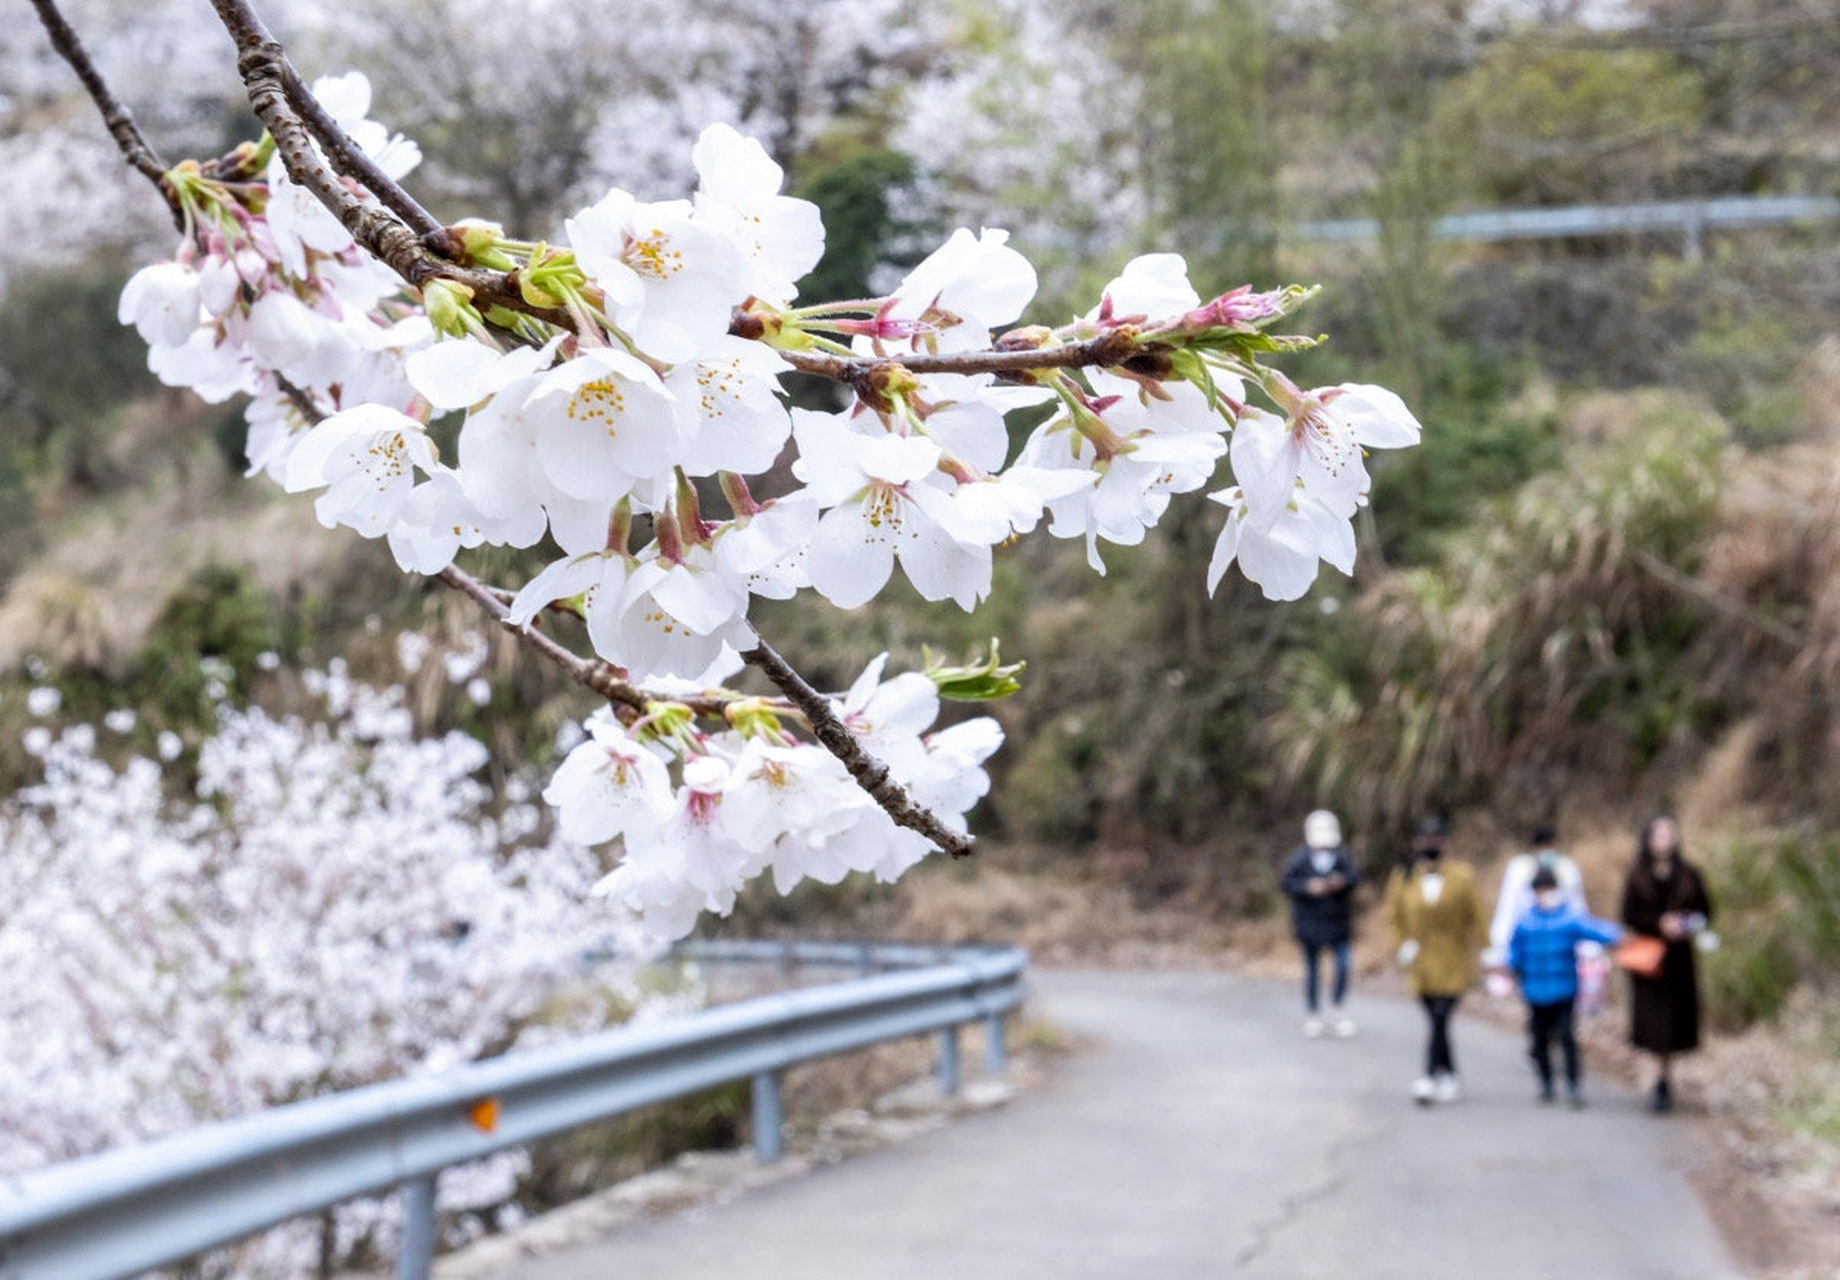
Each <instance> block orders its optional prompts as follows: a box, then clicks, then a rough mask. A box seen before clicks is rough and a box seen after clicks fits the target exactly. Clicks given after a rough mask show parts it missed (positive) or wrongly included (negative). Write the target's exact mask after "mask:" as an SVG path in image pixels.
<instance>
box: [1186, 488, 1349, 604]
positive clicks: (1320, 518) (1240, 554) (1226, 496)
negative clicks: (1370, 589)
mask: <svg viewBox="0 0 1840 1280" xmlns="http://www.w3.org/2000/svg"><path fill="white" fill-rule="evenodd" d="M1208 497H1209V498H1210V499H1212V500H1213V501H1215V502H1218V503H1220V504H1221V505H1222V506H1224V507H1225V508H1226V509H1227V523H1226V527H1225V528H1224V529H1222V530H1221V533H1220V538H1219V540H1218V541H1217V542H1215V544H1214V554H1213V557H1212V558H1211V559H1210V560H1209V562H1208V577H1207V586H1208V594H1209V595H1212V594H1213V593H1214V591H1215V590H1216V589H1217V588H1218V587H1219V586H1220V580H1221V578H1222V577H1224V576H1225V574H1226V571H1227V566H1228V565H1230V564H1232V563H1233V562H1234V561H1235V560H1238V561H1239V567H1240V572H1241V573H1243V574H1245V575H1246V577H1247V579H1248V580H1249V581H1251V582H1254V583H1256V584H1257V585H1258V587H1259V589H1260V590H1261V591H1263V592H1264V593H1265V596H1266V598H1267V599H1271V600H1296V599H1300V598H1301V597H1302V596H1303V594H1304V593H1305V592H1306V591H1308V590H1309V589H1310V584H1311V583H1313V582H1315V581H1316V572H1317V565H1318V562H1319V561H1327V562H1328V563H1330V564H1332V565H1334V566H1335V567H1336V568H1337V569H1340V570H1341V571H1342V572H1343V573H1353V572H1354V557H1355V538H1354V525H1353V524H1352V523H1351V522H1350V520H1349V518H1348V516H1346V515H1343V514H1340V513H1338V512H1337V511H1335V510H1334V509H1332V508H1330V507H1329V506H1328V505H1327V504H1325V503H1324V502H1322V501H1321V500H1320V499H1317V498H1315V497H1313V496H1312V495H1310V494H1309V493H1307V492H1305V491H1303V490H1299V491H1298V492H1297V494H1296V495H1295V497H1293V499H1292V500H1291V501H1290V502H1289V503H1288V504H1286V505H1285V506H1283V507H1280V508H1278V509H1277V510H1276V511H1272V512H1268V513H1265V514H1263V515H1258V514H1255V513H1254V512H1253V511H1252V510H1251V509H1250V508H1249V507H1248V506H1247V504H1246V499H1245V495H1244V493H1243V492H1242V491H1241V489H1240V488H1239V487H1238V486H1234V487H1232V488H1229V489H1222V490H1221V491H1220V492H1218V493H1211V494H1209V495H1208Z"/></svg>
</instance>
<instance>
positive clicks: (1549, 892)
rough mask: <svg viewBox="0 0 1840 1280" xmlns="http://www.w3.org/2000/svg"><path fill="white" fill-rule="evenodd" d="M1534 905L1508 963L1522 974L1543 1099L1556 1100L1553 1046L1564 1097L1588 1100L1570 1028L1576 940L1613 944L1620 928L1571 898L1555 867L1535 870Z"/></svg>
mask: <svg viewBox="0 0 1840 1280" xmlns="http://www.w3.org/2000/svg"><path fill="white" fill-rule="evenodd" d="M1529 887H1530V888H1531V889H1532V891H1533V905H1532V906H1530V907H1528V908H1527V910H1526V911H1524V912H1522V913H1521V918H1520V920H1519V921H1518V922H1516V924H1515V926H1514V931H1513V932H1512V933H1511V934H1510V935H1509V937H1508V967H1509V968H1510V969H1512V970H1513V971H1514V976H1515V977H1516V978H1518V979H1519V980H1520V984H1521V996H1522V998H1523V999H1525V1000H1526V1001H1527V1033H1528V1038H1529V1040H1530V1041H1531V1048H1530V1050H1529V1054H1528V1056H1530V1057H1531V1058H1532V1059H1533V1065H1534V1069H1535V1070H1537V1071H1538V1072H1539V1073H1540V1101H1541V1102H1551V1101H1552V1100H1553V1068H1552V1046H1553V1044H1554V1042H1555V1041H1556V1042H1557V1043H1558V1045H1559V1055H1560V1057H1562V1058H1563V1059H1564V1060H1565V1094H1566V1100H1567V1101H1568V1102H1570V1103H1571V1104H1572V1106H1573V1107H1582V1106H1583V1105H1584V1094H1583V1092H1582V1091H1581V1085H1582V1078H1581V1072H1580V1070H1579V1062H1578V1037H1577V1036H1576V1035H1575V1034H1574V1032H1573V1030H1572V1007H1573V1005H1574V1004H1575V1003H1576V1002H1577V999H1578V944H1579V943H1581V942H1595V943H1597V944H1598V945H1599V946H1606V947H1607V946H1610V945H1612V944H1613V943H1615V942H1616V940H1617V938H1618V937H1620V936H1621V935H1622V932H1623V931H1622V930H1621V929H1619V928H1617V927H1616V926H1615V925H1613V924H1611V923H1610V922H1609V921H1607V920H1599V919H1598V918H1597V917H1596V916H1593V915H1589V914H1587V913H1586V912H1584V911H1583V910H1581V909H1580V908H1579V907H1578V906H1577V905H1576V904H1574V903H1573V902H1571V901H1570V900H1568V899H1567V898H1566V896H1565V893H1564V891H1563V890H1562V889H1561V888H1560V885H1559V876H1558V873H1557V871H1556V870H1555V869H1554V868H1552V867H1541V868H1539V869H1538V870H1537V871H1535V872H1534V873H1533V880H1532V883H1531V884H1530V886H1529Z"/></svg>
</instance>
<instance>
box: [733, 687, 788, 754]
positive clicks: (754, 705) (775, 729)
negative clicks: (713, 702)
mask: <svg viewBox="0 0 1840 1280" xmlns="http://www.w3.org/2000/svg"><path fill="white" fill-rule="evenodd" d="M722 716H723V718H724V719H725V720H727V721H728V723H729V726H730V727H731V728H733V729H734V730H735V732H736V733H739V734H740V735H741V736H742V737H743V738H764V739H766V740H767V741H768V742H771V743H773V744H775V745H785V744H786V743H787V742H789V741H791V739H790V738H789V737H788V736H787V734H786V730H785V728H784V727H783V726H782V725H781V724H780V719H779V713H778V712H777V711H776V710H775V709H774V707H773V704H772V703H771V702H769V701H767V699H765V698H737V699H735V700H734V701H733V702H731V703H729V704H728V705H727V706H725V707H724V708H722Z"/></svg>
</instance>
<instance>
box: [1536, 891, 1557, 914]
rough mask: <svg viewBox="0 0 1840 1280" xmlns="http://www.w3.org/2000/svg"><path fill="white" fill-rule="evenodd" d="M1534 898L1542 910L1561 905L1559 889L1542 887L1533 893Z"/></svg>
mask: <svg viewBox="0 0 1840 1280" xmlns="http://www.w3.org/2000/svg"><path fill="white" fill-rule="evenodd" d="M1533 900H1534V901H1535V902H1536V903H1538V904H1539V906H1540V910H1542V911H1551V910H1553V909H1554V908H1555V907H1557V906H1558V905H1559V891H1558V890H1557V889H1542V890H1540V891H1539V892H1538V893H1536V894H1534V895H1533Z"/></svg>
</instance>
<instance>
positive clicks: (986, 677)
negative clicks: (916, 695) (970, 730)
mask: <svg viewBox="0 0 1840 1280" xmlns="http://www.w3.org/2000/svg"><path fill="white" fill-rule="evenodd" d="M920 654H921V658H922V660H923V661H924V663H925V664H926V666H925V670H926V677H927V679H929V680H931V681H932V682H933V683H934V684H935V685H936V686H938V688H939V696H940V697H942V698H948V699H950V700H952V701H954V702H988V701H990V700H991V699H993V698H1007V697H1008V696H1009V695H1010V694H1012V693H1015V692H1016V691H1017V690H1018V689H1020V688H1022V682H1021V681H1019V680H1017V679H1016V676H1017V675H1018V674H1019V673H1020V672H1021V671H1022V669H1023V667H1024V666H1026V665H1027V664H1026V663H1022V662H1011V663H1007V664H1004V663H1001V662H1000V661H999V659H998V657H997V640H996V637H995V636H992V637H991V640H990V657H989V658H988V659H986V660H984V661H976V660H974V661H972V662H969V663H966V664H964V665H962V666H947V665H945V664H944V663H943V662H940V661H939V660H937V659H936V658H935V657H934V656H933V651H932V650H931V649H928V648H925V647H922V648H921V650H920Z"/></svg>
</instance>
